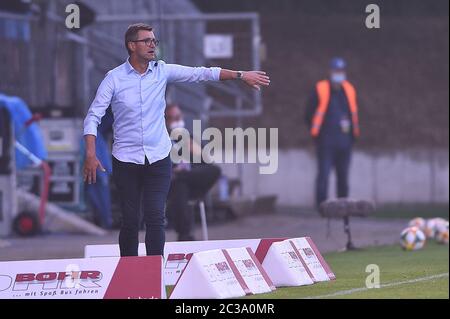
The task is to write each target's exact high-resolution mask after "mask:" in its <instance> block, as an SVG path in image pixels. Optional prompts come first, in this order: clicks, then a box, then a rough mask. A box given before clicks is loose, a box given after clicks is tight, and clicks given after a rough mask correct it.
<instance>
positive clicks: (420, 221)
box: [408, 217, 427, 231]
mask: <svg viewBox="0 0 450 319" xmlns="http://www.w3.org/2000/svg"><path fill="white" fill-rule="evenodd" d="M426 225H427V221H426V220H425V219H424V218H422V217H416V218H414V219H411V220H410V221H409V224H408V226H409V227H414V226H415V227H417V228H419V229H420V230H421V231H424V230H425V226H426Z"/></svg>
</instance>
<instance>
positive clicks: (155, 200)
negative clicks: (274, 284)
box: [113, 156, 172, 256]
mask: <svg viewBox="0 0 450 319" xmlns="http://www.w3.org/2000/svg"><path fill="white" fill-rule="evenodd" d="M171 172H172V161H171V160H170V157H169V156H167V157H166V158H164V159H162V160H160V161H157V162H155V163H152V164H149V162H148V161H147V159H146V160H145V164H144V165H140V164H134V163H125V162H121V161H119V160H117V159H116V158H114V157H113V179H114V182H115V184H116V186H117V191H118V194H119V196H120V207H121V213H122V223H121V227H120V234H119V246H120V255H121V256H137V255H138V245H139V225H140V220H141V219H140V216H141V210H142V212H143V216H144V223H145V227H146V233H145V247H146V251H147V255H148V256H149V255H163V254H164V244H165V233H164V222H165V216H164V207H165V203H166V199H167V194H168V192H169V187H170V177H171Z"/></svg>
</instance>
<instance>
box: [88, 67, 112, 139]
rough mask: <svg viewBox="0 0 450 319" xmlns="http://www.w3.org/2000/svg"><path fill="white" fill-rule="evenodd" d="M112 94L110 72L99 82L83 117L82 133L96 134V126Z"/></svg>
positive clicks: (109, 102)
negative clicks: (92, 99)
mask: <svg viewBox="0 0 450 319" xmlns="http://www.w3.org/2000/svg"><path fill="white" fill-rule="evenodd" d="M113 95H114V80H113V77H112V75H111V73H108V74H107V75H106V77H105V78H104V79H103V81H102V83H100V85H99V87H98V90H97V93H96V95H95V98H94V101H92V104H91V106H90V107H89V110H88V113H87V115H86V118H85V119H84V132H83V135H95V136H97V127H98V125H99V124H100V122H101V120H102V117H103V116H104V115H105V112H106V109H107V108H108V106H109V105H110V104H111V100H112V97H113Z"/></svg>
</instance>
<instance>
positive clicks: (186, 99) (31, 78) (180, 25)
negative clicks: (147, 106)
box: [0, 0, 262, 120]
mask: <svg viewBox="0 0 450 319" xmlns="http://www.w3.org/2000/svg"><path fill="white" fill-rule="evenodd" d="M83 2H84V3H85V4H87V5H88V6H91V7H92V8H93V9H94V11H96V19H95V22H94V23H93V24H91V25H89V26H87V27H85V28H83V29H81V30H79V31H76V32H72V31H70V30H68V29H67V28H66V27H65V24H64V20H65V6H66V5H67V4H68V3H70V1H67V0H53V1H43V0H41V1H39V0H36V1H34V3H36V4H38V5H40V12H39V13H38V14H27V15H19V14H11V13H6V12H1V11H0V44H1V49H0V59H1V63H0V74H1V77H0V92H3V93H6V94H10V95H17V96H19V97H21V98H23V99H24V100H25V101H26V102H27V103H28V104H29V105H30V106H31V107H32V108H33V107H66V108H73V109H75V110H76V111H75V112H72V113H73V114H75V115H78V116H82V115H83V114H85V111H86V109H87V107H88V106H89V103H90V101H91V100H92V98H93V96H94V94H95V91H96V89H97V87H98V84H99V83H100V81H101V80H102V79H103V77H104V75H105V73H106V72H107V71H108V70H110V69H112V68H114V67H115V66H117V65H118V64H120V63H122V62H123V61H124V60H125V59H126V57H127V54H126V50H125V48H124V44H123V34H124V32H125V30H126V28H127V26H128V25H129V24H131V23H135V22H146V23H149V24H151V25H152V26H155V33H156V35H157V37H159V38H160V39H161V45H160V51H159V58H161V59H164V60H165V61H166V62H167V63H178V64H184V65H191V66H199V65H204V66H222V67H225V68H230V69H236V70H248V69H259V68H260V63H259V49H260V33H259V17H258V15H257V14H254V13H236V14H233V13H227V14H201V13H200V12H198V10H196V9H195V7H194V6H193V5H192V4H190V2H189V1H185V0H178V1H176V2H178V5H179V4H180V3H184V4H185V7H184V9H183V10H184V11H181V12H183V13H182V14H180V13H177V12H180V9H179V6H178V7H177V6H175V5H174V4H175V2H172V1H170V2H169V1H164V2H161V1H158V0H152V1H150V0H149V1H144V0H135V1H127V2H123V1H117V0H109V1H105V0H98V1H83ZM171 4H172V5H171ZM211 35H214V36H219V37H222V38H228V39H231V41H230V45H231V47H229V48H228V50H230V48H231V51H230V54H229V55H228V56H226V57H220V54H219V57H217V58H215V57H208V56H207V55H205V54H204V53H205V41H207V37H208V36H211ZM219 45H220V44H219ZM219 49H220V47H219ZM216 50H217V48H216ZM167 101H168V102H175V103H178V104H180V105H181V106H182V108H183V109H184V110H185V111H186V113H187V115H188V117H189V116H192V117H196V118H201V119H203V120H207V119H208V118H210V117H221V116H227V117H229V116H239V117H241V116H253V115H257V114H259V113H260V112H261V109H262V104H261V94H260V92H257V91H254V90H251V89H250V88H247V87H245V86H244V85H242V84H239V83H237V82H234V81H230V82H227V83H221V84H217V83H213V82H209V83H206V84H205V83H199V84H189V85H187V84H176V85H170V86H169V87H168V90H167Z"/></svg>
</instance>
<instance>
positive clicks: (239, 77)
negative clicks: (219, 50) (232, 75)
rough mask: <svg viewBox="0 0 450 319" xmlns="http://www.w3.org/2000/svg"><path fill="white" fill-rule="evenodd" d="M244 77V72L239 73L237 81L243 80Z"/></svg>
mask: <svg viewBox="0 0 450 319" xmlns="http://www.w3.org/2000/svg"><path fill="white" fill-rule="evenodd" d="M243 77H244V72H242V71H237V79H238V80H242V79H243Z"/></svg>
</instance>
